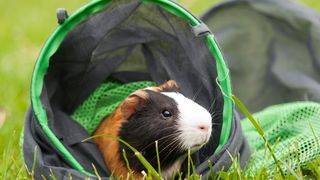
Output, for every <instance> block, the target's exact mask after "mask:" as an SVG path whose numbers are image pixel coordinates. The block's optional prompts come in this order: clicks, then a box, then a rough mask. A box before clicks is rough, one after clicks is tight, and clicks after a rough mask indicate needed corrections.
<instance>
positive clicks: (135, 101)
mask: <svg viewBox="0 0 320 180" xmlns="http://www.w3.org/2000/svg"><path fill="white" fill-rule="evenodd" d="M147 99H148V93H147V92H145V91H143V90H138V91H135V92H133V93H132V94H130V95H129V96H128V97H127V98H126V99H125V100H124V101H123V102H122V104H121V105H120V110H121V113H122V116H123V118H124V119H126V120H127V119H129V118H130V117H131V116H132V115H133V114H134V113H135V112H136V111H137V110H138V108H139V107H141V106H142V105H143V104H144V103H145V101H146V100H147Z"/></svg>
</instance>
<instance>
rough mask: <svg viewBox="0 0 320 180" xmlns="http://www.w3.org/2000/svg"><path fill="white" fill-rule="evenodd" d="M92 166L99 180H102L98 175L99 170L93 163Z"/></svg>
mask: <svg viewBox="0 0 320 180" xmlns="http://www.w3.org/2000/svg"><path fill="white" fill-rule="evenodd" d="M91 166H92V168H93V171H94V174H95V175H96V176H97V177H98V179H99V180H101V177H100V175H99V173H98V170H97V168H96V166H95V165H94V164H93V163H92V164H91Z"/></svg>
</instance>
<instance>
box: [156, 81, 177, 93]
mask: <svg viewBox="0 0 320 180" xmlns="http://www.w3.org/2000/svg"><path fill="white" fill-rule="evenodd" d="M159 88H160V89H161V91H172V90H174V91H178V89H179V86H178V85H177V82H176V81H174V80H169V81H167V82H165V83H163V84H161V85H160V86H159Z"/></svg>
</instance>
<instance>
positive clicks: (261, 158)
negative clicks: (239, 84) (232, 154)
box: [242, 102, 320, 175]
mask: <svg viewBox="0 0 320 180" xmlns="http://www.w3.org/2000/svg"><path fill="white" fill-rule="evenodd" d="M254 117H255V118H256V119H257V120H258V121H259V122H260V124H261V126H262V127H263V130H264V132H265V134H266V137H267V139H268V141H269V143H270V144H271V145H272V147H273V149H274V152H275V155H276V157H277V158H278V159H280V160H282V161H283V162H284V163H285V164H286V165H284V169H287V170H288V167H290V168H291V169H295V168H297V167H302V168H303V167H305V166H306V165H307V163H308V162H310V161H311V160H314V159H315V158H316V157H319V156H320V145H319V142H320V104H317V103H312V102H297V103H289V104H282V105H275V106H271V107H269V108H267V109H265V110H263V111H261V112H259V113H256V114H254ZM242 127H243V130H244V134H245V136H246V138H247V140H248V142H249V144H250V147H251V149H252V152H253V155H252V158H251V160H250V161H249V162H248V165H247V172H248V173H250V174H253V175H254V174H255V173H257V171H259V170H260V169H261V168H266V169H267V170H273V169H274V168H275V163H274V161H273V159H272V157H271V156H270V153H268V151H267V150H266V148H265V144H264V142H263V140H262V138H261V137H260V136H259V135H258V133H257V131H256V129H255V128H254V127H253V126H252V125H251V123H250V122H249V120H248V119H244V120H243V121H242Z"/></svg>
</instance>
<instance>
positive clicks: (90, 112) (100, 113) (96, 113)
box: [71, 80, 155, 134]
mask: <svg viewBox="0 0 320 180" xmlns="http://www.w3.org/2000/svg"><path fill="white" fill-rule="evenodd" d="M149 86H155V83H154V82H152V81H139V82H132V83H128V84H122V83H120V82H116V81H111V80H108V81H106V82H105V83H102V84H101V85H100V86H99V87H98V88H97V89H96V90H95V91H94V92H93V93H92V94H91V95H90V96H89V97H88V98H87V99H86V100H85V101H84V102H83V104H82V105H80V106H79V107H78V108H77V109H76V110H75V111H74V112H73V114H72V115H71V117H72V118H73V119H74V120H75V121H77V122H78V123H79V124H81V125H82V126H83V127H84V128H85V129H86V130H87V131H88V132H89V133H90V134H92V133H93V132H94V130H95V129H96V128H97V126H98V125H99V124H100V122H101V120H103V119H104V118H105V117H107V116H108V115H110V114H111V113H112V112H113V111H114V110H115V109H116V108H117V106H118V105H119V104H120V103H121V102H122V101H123V100H124V99H125V98H126V97H127V96H129V95H130V94H131V93H132V92H134V91H136V90H138V89H142V88H146V87H149Z"/></svg>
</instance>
